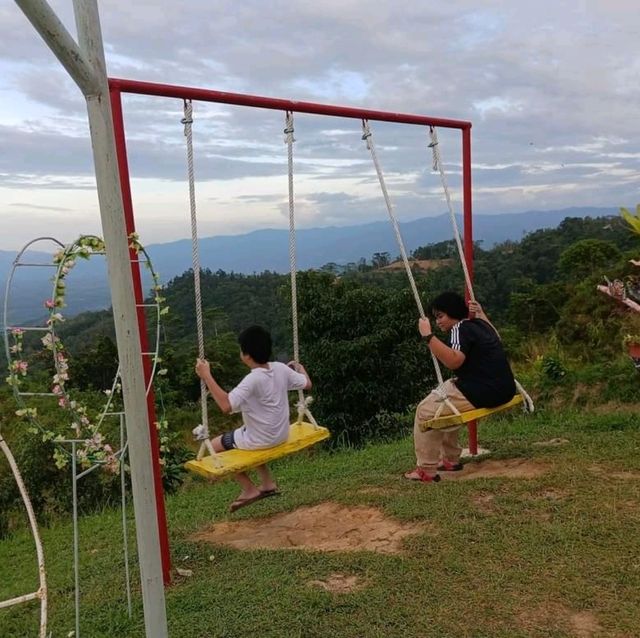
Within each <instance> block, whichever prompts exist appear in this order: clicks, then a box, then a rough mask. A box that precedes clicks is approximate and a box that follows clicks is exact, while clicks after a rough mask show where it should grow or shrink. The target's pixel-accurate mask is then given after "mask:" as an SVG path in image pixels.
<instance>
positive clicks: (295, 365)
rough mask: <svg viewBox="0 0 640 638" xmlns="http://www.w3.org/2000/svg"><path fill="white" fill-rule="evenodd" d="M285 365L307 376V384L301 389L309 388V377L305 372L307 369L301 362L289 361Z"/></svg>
mask: <svg viewBox="0 0 640 638" xmlns="http://www.w3.org/2000/svg"><path fill="white" fill-rule="evenodd" d="M287 365H288V366H289V367H290V368H291V369H292V370H295V371H296V372H299V373H300V374H304V376H305V377H306V378H307V385H305V386H304V388H303V390H311V386H312V383H311V379H310V378H309V375H308V374H307V371H306V370H305V367H304V366H303V365H302V364H301V363H296V362H295V361H289V363H287Z"/></svg>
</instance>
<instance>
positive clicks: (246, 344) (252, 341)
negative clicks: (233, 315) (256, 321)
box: [238, 326, 271, 363]
mask: <svg viewBox="0 0 640 638" xmlns="http://www.w3.org/2000/svg"><path fill="white" fill-rule="evenodd" d="M238 343H239V344H240V350H242V353H243V354H248V355H249V356H250V357H251V358H252V359H253V360H254V361H255V362H256V363H267V361H269V359H270V358H271V335H270V334H269V331H268V330H265V329H264V328H263V327H262V326H249V327H248V328H246V329H245V330H243V331H242V332H241V333H240V334H239V335H238Z"/></svg>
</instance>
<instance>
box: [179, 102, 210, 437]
mask: <svg viewBox="0 0 640 638" xmlns="http://www.w3.org/2000/svg"><path fill="white" fill-rule="evenodd" d="M181 122H182V124H184V136H185V137H186V138H187V171H188V177H189V210H190V213H191V258H192V262H193V289H194V295H195V310H196V330H197V334H198V358H200V359H204V358H205V353H204V328H203V325H202V293H201V291H200V254H199V252H198V218H197V215H196V187H195V176H194V175H195V174H194V168H193V131H192V125H193V105H192V103H191V100H185V101H184V117H183V118H182V120H181ZM200 408H201V413H202V416H201V419H202V426H203V428H204V430H205V434H206V436H207V437H208V435H209V417H208V413H207V384H206V383H205V382H204V380H203V379H200Z"/></svg>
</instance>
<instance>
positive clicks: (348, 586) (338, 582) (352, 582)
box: [307, 574, 367, 594]
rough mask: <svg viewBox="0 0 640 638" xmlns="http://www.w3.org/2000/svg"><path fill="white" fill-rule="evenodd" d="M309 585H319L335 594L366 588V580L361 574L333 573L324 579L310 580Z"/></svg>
mask: <svg viewBox="0 0 640 638" xmlns="http://www.w3.org/2000/svg"><path fill="white" fill-rule="evenodd" d="M307 585H309V586H310V587H319V588H320V589H324V590H325V591H330V592H332V593H334V594H348V593H350V592H353V591H358V590H360V589H364V588H365V587H366V585H367V583H366V581H365V580H364V579H362V578H360V577H359V576H345V575H344V574H331V576H329V577H328V578H325V579H324V580H310V581H309V582H308V583H307Z"/></svg>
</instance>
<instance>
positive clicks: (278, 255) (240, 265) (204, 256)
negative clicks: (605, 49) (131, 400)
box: [0, 207, 618, 325]
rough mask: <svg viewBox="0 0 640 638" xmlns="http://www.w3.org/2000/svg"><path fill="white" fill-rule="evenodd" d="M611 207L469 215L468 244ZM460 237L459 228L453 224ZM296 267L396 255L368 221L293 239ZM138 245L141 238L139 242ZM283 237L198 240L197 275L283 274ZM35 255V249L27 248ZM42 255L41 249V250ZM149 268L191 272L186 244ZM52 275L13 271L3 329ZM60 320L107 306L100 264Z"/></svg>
mask: <svg viewBox="0 0 640 638" xmlns="http://www.w3.org/2000/svg"><path fill="white" fill-rule="evenodd" d="M617 214H618V209H617V208H616V207H611V208H578V207H576V208H564V209H561V210H552V211H535V210H532V211H526V212H523V213H505V214H500V215H475V216H474V229H473V232H474V239H475V240H476V241H482V242H483V245H484V247H486V248H490V247H491V246H493V245H495V244H496V243H500V242H502V241H506V240H519V239H521V238H522V236H523V235H524V234H526V233H528V232H531V231H533V230H537V229H539V228H555V227H557V226H558V225H559V224H560V222H561V221H562V220H563V219H565V218H566V217H603V216H609V215H617ZM458 221H459V226H460V229H461V230H462V221H461V220H460V219H459V220H458ZM400 227H401V232H402V236H403V239H404V241H405V245H406V247H407V250H408V251H411V250H415V249H416V248H418V247H419V246H425V245H427V244H433V243H437V242H440V241H444V240H446V239H450V238H452V236H453V234H452V230H451V223H450V220H449V216H448V215H446V214H445V215H440V216H437V217H425V218H421V219H416V220H413V221H409V222H404V223H401V224H400ZM296 239H297V264H298V268H299V269H300V270H307V269H310V268H319V267H320V266H323V265H324V264H327V263H329V262H335V263H337V264H346V263H349V262H357V261H358V260H359V259H361V258H363V257H364V258H366V259H367V260H370V259H371V256H372V255H373V254H374V253H376V252H388V253H389V254H390V255H391V256H392V257H394V256H396V255H398V254H399V250H398V247H397V245H396V242H395V236H394V233H393V230H392V229H391V227H390V224H389V222H386V221H380V222H371V223H368V224H360V225H356V226H341V227H337V226H331V227H327V228H309V229H301V230H298V231H297V232H296ZM142 240H143V241H144V237H143V238H142ZM288 242H289V233H288V230H286V229H282V230H280V229H264V230H256V231H254V232H251V233H246V234H244V235H221V236H215V237H203V238H201V239H200V261H201V264H202V267H203V268H209V269H211V270H213V271H217V270H224V271H226V272H237V273H243V274H251V273H255V272H263V271H265V270H270V271H275V272H286V271H288V270H289V244H288ZM34 248H35V247H34ZM42 248H43V250H48V247H47V246H43V247H42ZM147 250H148V252H149V254H150V256H151V259H152V261H153V264H154V267H155V269H156V270H157V271H158V272H159V273H160V276H161V279H162V281H164V282H168V281H169V280H170V279H172V278H173V277H176V276H178V275H181V274H182V273H183V272H185V271H186V270H188V269H190V268H191V240H190V239H182V240H179V241H174V242H169V243H166V244H154V245H150V246H147ZM15 258H16V253H13V252H8V251H0V285H1V286H2V289H3V290H4V289H5V285H6V279H7V277H8V276H9V273H10V271H11V267H12V264H13V262H14V260H15ZM28 261H29V262H31V263H51V254H48V253H46V252H41V251H36V250H33V251H30V252H29V254H28ZM51 276H52V269H51V268H33V267H29V268H19V269H17V271H16V273H15V275H14V280H13V283H12V286H11V294H10V296H9V300H8V302H9V303H8V308H9V318H8V319H9V321H8V323H9V324H10V325H17V324H19V323H24V324H28V323H33V322H37V321H39V320H41V319H42V318H43V317H44V316H45V313H44V311H43V303H44V300H46V299H48V298H49V297H50V296H51V283H50V278H51ZM67 287H68V294H67V302H68V308H67V309H66V311H65V314H66V315H69V316H70V315H73V314H77V313H79V312H82V311H87V310H100V309H104V308H108V307H109V306H110V299H109V290H108V285H107V279H106V267H105V265H104V261H103V260H98V259H94V260H90V261H88V262H82V263H80V264H78V266H77V267H76V268H75V269H74V270H73V271H72V273H71V274H70V275H69V276H68V277H67Z"/></svg>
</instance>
